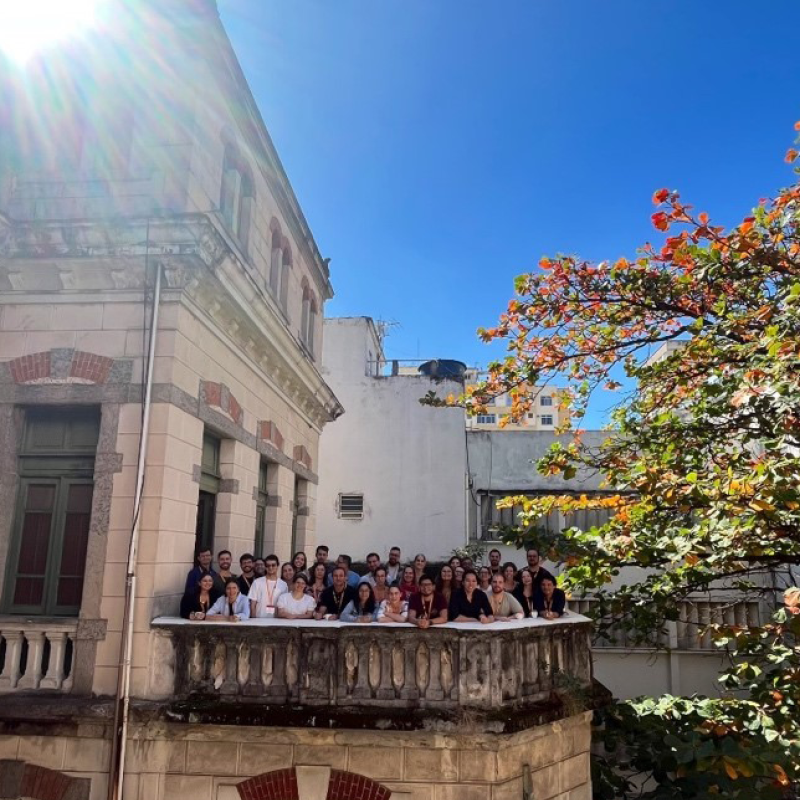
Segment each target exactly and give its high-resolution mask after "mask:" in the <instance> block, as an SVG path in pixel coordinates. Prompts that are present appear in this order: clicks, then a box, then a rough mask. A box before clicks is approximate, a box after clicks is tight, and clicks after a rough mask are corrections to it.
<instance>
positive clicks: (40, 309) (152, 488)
mask: <svg viewBox="0 0 800 800" xmlns="http://www.w3.org/2000/svg"><path fill="white" fill-rule="evenodd" d="M8 299H10V298H6V300H8ZM25 299H26V300H27V301H28V302H21V301H20V302H5V303H0V360H7V359H13V358H18V357H20V356H25V355H30V354H34V353H40V352H49V351H50V350H51V349H52V348H74V349H77V350H82V351H86V352H89V353H94V354H97V355H102V356H107V357H110V358H114V359H123V360H126V361H130V362H131V364H132V373H131V385H132V386H134V387H137V388H136V390H134V391H131V392H130V393H129V395H128V399H131V400H134V401H138V399H139V390H138V387H139V386H140V385H141V381H142V363H143V360H142V332H141V325H142V315H143V306H142V302H141V296H140V298H139V299H138V300H136V299H135V297H134V296H133V293H124V292H123V293H106V294H100V295H97V296H96V298H95V302H73V298H70V297H69V296H67V295H58V296H56V297H55V298H52V299H54V300H55V302H53V301H52V299H51V298H48V299H47V300H46V301H44V298H42V297H41V296H39V297H36V295H29V296H27V297H26V298H25ZM137 327H138V329H137ZM154 381H155V383H156V385H161V386H166V387H169V386H173V387H177V388H178V389H179V390H181V391H182V392H183V393H184V395H185V396H186V397H187V398H188V399H189V400H190V401H192V402H195V403H196V399H197V398H198V397H199V396H200V391H201V382H203V381H212V382H214V383H217V384H222V385H225V386H226V387H227V388H228V390H229V392H230V394H231V395H233V396H234V397H235V399H236V401H237V402H238V403H239V405H240V406H241V418H240V420H239V423H238V425H236V426H235V427H236V429H237V430H240V431H242V432H243V435H244V434H246V435H249V436H250V437H251V440H252V442H251V443H253V444H254V443H255V437H256V434H257V428H258V425H259V423H260V422H261V421H265V420H269V421H271V422H272V423H273V424H274V425H275V426H276V427H277V428H278V429H279V430H280V432H281V435H282V437H283V447H282V452H283V455H284V456H285V457H286V459H287V460H286V462H285V463H283V464H275V465H274V474H273V478H274V485H273V486H272V487H271V494H272V495H273V496H276V495H277V497H278V498H279V500H278V504H277V505H276V506H273V507H270V509H269V512H270V513H269V515H268V531H272V532H274V534H272V535H269V534H268V539H267V541H266V542H265V548H266V549H267V550H268V551H275V552H276V553H277V554H278V555H279V557H280V558H281V559H282V560H288V559H289V558H290V550H291V535H292V503H293V499H294V486H295V473H294V471H293V470H292V469H291V468H290V467H289V466H287V465H286V464H287V463H291V459H292V456H293V452H294V448H295V447H297V446H302V447H303V448H305V450H306V451H307V452H308V453H309V454H310V456H311V467H312V471H315V470H316V468H317V456H318V442H319V430H318V428H317V427H315V426H314V425H312V424H311V423H310V421H309V420H308V418H307V416H306V415H304V414H303V413H302V412H301V411H300V410H299V408H298V407H297V404H296V403H295V402H294V401H293V399H292V398H291V397H288V396H287V395H285V394H284V393H283V392H282V390H281V389H280V387H279V386H278V384H277V383H276V382H275V381H273V380H272V379H271V377H270V376H269V375H267V374H265V373H264V372H263V370H261V368H260V367H259V366H258V365H257V364H256V363H255V362H254V361H253V359H252V358H249V357H248V356H247V355H246V354H244V353H242V352H241V351H240V350H238V349H237V348H236V347H235V346H233V345H232V343H231V342H230V340H227V339H226V336H225V334H224V333H223V332H221V331H220V330H219V329H218V328H217V327H216V326H215V325H214V323H213V321H212V320H210V319H209V318H207V317H202V316H201V314H200V312H199V311H198V310H197V309H194V308H192V307H190V305H189V301H187V300H186V298H185V296H183V297H182V296H180V295H175V294H174V293H173V294H172V295H171V296H166V295H165V296H164V297H163V298H162V305H161V309H160V318H159V335H158V341H157V347H156V354H155V362H154ZM62 385H64V384H63V383H62ZM56 390H57V387H56V386H55V385H54V391H56ZM155 399H156V402H155V403H154V404H153V406H152V411H151V419H150V437H149V441H148V453H147V471H146V476H145V484H144V496H143V503H142V509H141V518H140V542H139V551H138V566H139V568H138V573H137V587H136V589H137V591H136V595H137V601H136V604H137V624H136V631H135V642H134V654H135V656H134V667H133V674H132V677H133V686H134V689H135V692H136V693H139V694H141V693H142V692H145V691H146V690H147V685H148V681H149V680H150V678H151V677H153V676H152V675H151V674H149V673H148V665H149V664H150V662H151V657H150V644H151V638H152V634H151V632H150V627H149V624H150V620H151V619H152V618H153V617H154V616H156V615H158V614H162V613H175V611H176V610H177V602H178V599H179V597H180V594H181V593H182V590H183V584H184V580H185V576H186V572H187V571H188V569H189V568H190V566H191V563H192V557H193V550H194V541H195V522H196V509H197V498H198V491H199V484H198V482H197V469H198V468H199V465H200V462H201V448H202V437H203V430H204V427H205V424H206V423H204V421H203V420H201V419H199V418H198V416H197V411H196V409H195V411H194V413H191V410H186V409H184V408H181V407H179V406H178V405H175V404H173V403H171V402H163V400H164V398H163V397H158V396H157V397H156V398H155ZM115 408H116V409H117V411H118V428H117V434H116V442H115V443H114V442H112V443H111V450H112V451H114V452H116V453H118V454H119V455H120V456H121V469H120V470H119V471H118V472H116V474H114V475H113V480H112V489H111V503H110V511H109V516H108V527H107V531H102V533H103V534H106V533H107V540H106V551H105V561H104V562H102V561H101V562H100V563H88V562H87V585H88V583H89V573H91V576H92V578H93V579H94V580H93V581H92V583H93V585H94V584H96V587H97V588H96V590H95V593H96V595H97V596H96V597H94V598H93V600H92V606H93V607H94V609H95V611H94V612H93V613H94V614H95V615H97V616H99V617H100V618H101V619H103V620H107V632H106V635H105V638H104V639H101V640H100V641H99V642H98V645H97V652H96V661H95V669H94V673H93V676H92V678H91V687H92V690H93V691H94V692H95V693H98V694H106V693H112V692H114V691H115V688H116V677H117V666H116V665H117V664H118V661H119V646H120V639H121V627H122V618H123V605H124V594H125V573H126V562H127V554H128V543H129V539H130V531H131V524H132V519H133V498H134V493H135V483H136V464H137V456H138V448H139V432H140V427H141V405H140V403H139V402H123V403H120V404H118V405H115ZM214 413H215V414H216V415H217V418H218V420H219V422H220V424H223V425H224V424H228V423H230V424H233V420H232V419H231V417H230V414H228V413H225V412H224V411H222V410H221V409H216V410H215V411H214ZM210 428H211V429H212V430H215V428H214V425H213V424H212V425H210ZM217 432H218V433H220V434H221V435H222V436H223V437H225V435H226V432H225V430H217ZM260 458H261V456H260V455H259V453H258V451H257V450H256V449H255V447H254V446H249V445H248V444H245V443H243V442H242V441H237V440H235V439H232V438H223V443H222V452H221V465H220V467H221V475H222V478H223V480H224V481H227V482H228V485H229V486H230V487H235V490H231V491H225V492H222V493H221V494H220V495H219V496H218V507H217V520H216V537H215V546H216V549H217V550H219V549H221V548H223V547H225V548H227V549H230V550H231V551H232V552H233V556H234V569H236V562H237V561H238V558H239V556H240V555H241V554H242V553H244V552H247V551H249V550H252V549H253V541H254V533H255V512H256V501H255V496H254V490H255V487H256V486H257V483H258V465H259V461H260ZM307 486H308V487H309V488H308V489H307V495H308V502H306V503H305V504H304V507H305V508H307V509H308V513H309V514H310V515H312V516H307V517H304V518H303V520H302V524H301V525H300V526H299V536H298V539H299V543H300V544H301V545H304V546H305V547H306V549H307V551H308V552H309V554H311V553H313V548H314V546H315V544H316V542H315V540H314V531H315V524H314V520H313V514H314V513H315V503H314V496H315V494H314V489H315V487H314V486H313V484H310V483H309V484H307ZM10 524H11V522H10V519H9V520H8V522H7V525H8V526H10ZM2 578H3V576H2V575H0V590H1V589H2Z"/></svg>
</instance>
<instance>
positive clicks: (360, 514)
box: [336, 492, 364, 521]
mask: <svg viewBox="0 0 800 800" xmlns="http://www.w3.org/2000/svg"><path fill="white" fill-rule="evenodd" d="M345 498H347V499H348V501H349V500H350V499H354V498H358V499H360V501H361V503H360V505H361V508H360V509H359V510H355V509H353V510H345V508H344V505H345ZM336 514H337V516H338V518H339V519H345V520H351V521H357V520H361V519H364V493H363V492H339V498H338V500H337V503H336Z"/></svg>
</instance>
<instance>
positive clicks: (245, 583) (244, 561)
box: [236, 553, 256, 597]
mask: <svg viewBox="0 0 800 800" xmlns="http://www.w3.org/2000/svg"><path fill="white" fill-rule="evenodd" d="M254 567H255V564H254V562H253V554H252V553H245V554H244V555H243V556H242V557H241V558H240V559H239V568H240V569H241V570H242V574H241V575H240V576H239V577H238V578H237V579H236V583H238V584H239V591H240V592H241V593H242V594H243V595H244V596H245V597H246V596H247V595H248V594H250V587H251V586H252V585H253V581H254V580H255V579H256V573H255V571H254Z"/></svg>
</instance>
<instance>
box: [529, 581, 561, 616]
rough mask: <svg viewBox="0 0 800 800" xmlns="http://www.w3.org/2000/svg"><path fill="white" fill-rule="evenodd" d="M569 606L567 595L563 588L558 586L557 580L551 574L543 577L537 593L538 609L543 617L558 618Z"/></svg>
mask: <svg viewBox="0 0 800 800" xmlns="http://www.w3.org/2000/svg"><path fill="white" fill-rule="evenodd" d="M566 607H567V596H566V594H564V590H563V589H557V588H556V582H555V581H554V580H553V578H551V577H550V576H547V577H545V578H542V582H541V585H540V586H539V591H538V592H537V594H536V610H537V611H538V612H539V616H540V617H542V619H558V618H559V617H560V616H562V615H563V614H564V610H565V608H566Z"/></svg>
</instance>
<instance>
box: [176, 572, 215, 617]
mask: <svg viewBox="0 0 800 800" xmlns="http://www.w3.org/2000/svg"><path fill="white" fill-rule="evenodd" d="M219 596H220V595H219V592H218V591H217V590H216V588H215V587H214V578H213V576H212V575H210V574H209V573H206V574H205V575H203V576H202V577H201V578H200V580H199V581H198V582H197V583H196V584H195V585H194V586H193V587H192V588H191V589H187V590H186V592H185V593H184V595H183V597H182V598H181V616H182V617H183V618H184V619H195V620H203V619H205V618H206V614H207V613H208V611H209V609H210V608H211V606H213V605H214V603H216V602H217V598H218V597H219Z"/></svg>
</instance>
